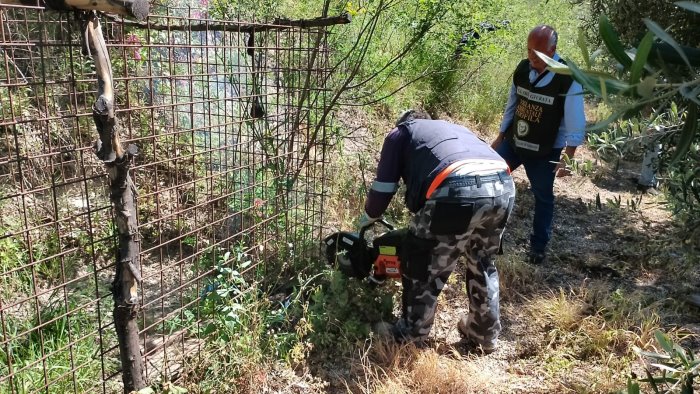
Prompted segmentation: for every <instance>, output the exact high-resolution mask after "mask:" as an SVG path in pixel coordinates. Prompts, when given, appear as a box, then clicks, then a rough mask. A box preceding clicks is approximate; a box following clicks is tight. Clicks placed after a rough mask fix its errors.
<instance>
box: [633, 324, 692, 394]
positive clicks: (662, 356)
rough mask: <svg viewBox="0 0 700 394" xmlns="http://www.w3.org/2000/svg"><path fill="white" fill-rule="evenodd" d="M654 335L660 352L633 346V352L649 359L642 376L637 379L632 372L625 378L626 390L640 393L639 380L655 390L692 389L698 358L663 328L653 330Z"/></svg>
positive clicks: (687, 391) (688, 391) (656, 391)
mask: <svg viewBox="0 0 700 394" xmlns="http://www.w3.org/2000/svg"><path fill="white" fill-rule="evenodd" d="M654 337H655V338H656V342H657V343H658V344H659V346H660V347H661V349H662V350H663V352H662V353H661V352H648V351H644V350H642V349H641V348H638V347H635V349H634V350H635V352H636V353H637V354H639V356H640V357H643V358H646V359H648V360H650V362H647V363H645V368H644V369H645V371H646V378H643V379H638V378H637V377H636V376H634V375H633V376H632V377H631V378H630V379H629V380H628V382H627V394H638V393H640V388H641V387H640V384H639V383H640V382H641V383H646V384H647V385H648V386H649V387H650V390H651V391H653V392H654V393H657V394H659V393H676V392H678V393H692V392H693V390H694V389H693V387H694V384H695V383H696V382H697V379H698V378H699V377H700V360H698V359H696V358H695V356H694V355H693V352H692V351H690V350H687V349H684V348H683V347H681V346H680V345H679V344H678V343H675V342H674V341H673V340H672V339H671V338H670V336H668V335H667V334H665V333H664V332H663V331H661V330H656V331H655V332H654Z"/></svg>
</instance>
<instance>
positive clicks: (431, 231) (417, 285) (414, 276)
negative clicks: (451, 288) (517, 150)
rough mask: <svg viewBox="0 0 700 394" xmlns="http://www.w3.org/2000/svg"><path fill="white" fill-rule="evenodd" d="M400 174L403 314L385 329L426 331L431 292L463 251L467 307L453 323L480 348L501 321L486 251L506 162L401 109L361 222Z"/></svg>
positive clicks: (495, 232) (497, 231)
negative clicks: (406, 215) (404, 223)
mask: <svg viewBox="0 0 700 394" xmlns="http://www.w3.org/2000/svg"><path fill="white" fill-rule="evenodd" d="M399 179H403V181H404V183H405V186H406V196H405V202H406V206H407V208H408V209H409V210H410V211H411V212H413V213H414V214H415V215H414V216H413V218H412V220H411V223H410V225H409V230H408V235H407V238H406V240H405V242H404V244H403V247H402V250H401V271H402V284H403V297H402V317H401V318H400V319H399V320H398V322H397V323H396V324H394V325H393V326H392V327H391V333H392V334H393V336H394V338H395V339H396V340H398V341H422V340H424V339H425V338H427V336H428V334H429V333H430V330H431V328H432V326H433V320H434V318H435V311H436V307H437V298H438V296H439V295H440V292H441V291H442V289H443V287H444V286H445V284H446V283H447V279H448V278H449V276H450V274H451V273H452V271H453V270H454V269H455V266H456V264H457V260H458V259H459V257H460V256H462V255H466V257H467V273H466V280H467V290H468V293H469V303H470V307H469V314H468V315H467V316H464V317H463V318H462V319H461V320H460V321H459V323H458V329H459V331H460V332H461V333H462V334H463V335H465V336H466V337H467V339H468V340H470V341H471V342H472V343H474V344H476V345H479V346H481V348H482V350H483V351H484V352H491V351H493V350H495V348H496V340H497V338H498V334H499V333H500V330H501V324H500V312H499V298H498V272H497V270H496V266H495V265H494V262H493V258H494V255H495V254H496V252H497V251H498V247H499V244H500V239H501V235H502V233H503V230H504V228H505V225H506V222H507V220H508V216H509V215H510V212H511V210H512V207H513V201H514V199H515V187H514V184H513V179H512V178H511V176H510V174H509V172H508V167H507V166H506V163H505V161H503V159H501V157H500V156H499V155H498V154H497V153H496V152H495V151H494V150H493V149H491V148H490V147H489V146H488V144H487V143H485V142H484V141H482V140H480V139H479V138H478V137H477V136H476V135H474V134H473V133H472V132H471V131H470V130H469V129H467V128H465V127H462V126H459V125H456V124H452V123H449V122H445V121H441V120H431V119H430V116H429V115H428V114H426V113H424V112H420V111H407V112H405V113H404V114H403V115H402V116H401V117H400V118H399V120H398V121H397V123H396V128H394V129H393V130H392V131H391V132H390V133H389V134H388V135H387V137H386V138H385V140H384V145H383V146H382V152H381V157H380V160H379V165H378V168H377V177H376V180H375V181H374V182H373V183H372V187H371V189H370V191H369V193H368V196H367V201H366V203H365V213H364V214H363V216H362V218H361V219H360V226H361V227H363V226H366V225H368V224H369V223H371V222H372V221H375V220H377V219H378V218H379V217H381V215H382V214H383V213H384V211H385V210H386V208H387V206H388V205H389V202H390V200H391V198H392V197H393V195H394V194H395V193H396V191H397V189H398V182H399Z"/></svg>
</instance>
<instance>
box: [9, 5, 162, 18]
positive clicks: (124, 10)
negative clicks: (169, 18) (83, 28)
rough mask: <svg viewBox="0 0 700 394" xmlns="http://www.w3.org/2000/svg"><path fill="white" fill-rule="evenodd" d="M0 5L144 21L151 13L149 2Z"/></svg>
mask: <svg viewBox="0 0 700 394" xmlns="http://www.w3.org/2000/svg"><path fill="white" fill-rule="evenodd" d="M0 5H14V6H25V7H43V8H46V9H47V10H54V11H73V10H84V11H101V12H105V13H108V14H117V15H123V16H130V17H133V18H136V19H138V20H144V19H146V17H147V16H148V12H149V11H150V5H149V3H148V0H0Z"/></svg>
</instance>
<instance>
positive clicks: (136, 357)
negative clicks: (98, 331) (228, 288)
mask: <svg viewBox="0 0 700 394" xmlns="http://www.w3.org/2000/svg"><path fill="white" fill-rule="evenodd" d="M84 34H85V40H84V41H85V42H87V48H84V50H85V49H87V50H89V54H90V55H92V58H93V60H94V61H95V68H96V71H97V83H98V94H99V97H98V98H97V101H96V102H95V104H94V106H93V119H94V120H95V125H96V126H97V131H98V133H99V135H100V139H99V140H98V141H97V143H96V148H97V156H98V157H99V158H100V159H101V160H102V161H103V162H104V163H105V165H106V167H107V173H108V176H109V180H110V199H111V201H112V206H113V207H114V213H115V220H116V223H117V230H118V232H119V250H118V253H117V264H116V273H115V277H114V281H113V282H112V295H113V297H114V326H115V329H116V331H117V337H118V339H119V353H120V357H121V363H122V380H123V382H124V392H125V393H129V392H132V391H137V390H140V389H142V388H144V387H146V378H145V375H144V368H143V357H142V354H141V350H140V345H139V327H138V324H137V322H136V316H137V313H138V309H139V300H138V286H139V284H140V282H141V273H140V264H139V254H140V252H141V237H140V235H139V233H138V222H137V218H136V209H135V208H136V205H135V200H136V187H135V186H134V182H133V181H132V180H131V177H130V176H129V166H130V165H131V162H132V159H133V157H134V155H136V153H137V152H136V147H135V146H134V145H130V146H129V148H128V149H126V150H124V149H123V148H122V146H121V142H120V141H119V134H118V130H117V128H116V126H117V125H116V119H115V117H114V88H113V85H112V84H113V79H112V65H111V63H110V60H109V53H108V52H107V46H106V45H105V41H104V38H103V37H102V30H101V28H100V21H99V19H98V18H97V15H96V14H95V12H90V13H89V14H88V18H87V20H86V22H85V29H84Z"/></svg>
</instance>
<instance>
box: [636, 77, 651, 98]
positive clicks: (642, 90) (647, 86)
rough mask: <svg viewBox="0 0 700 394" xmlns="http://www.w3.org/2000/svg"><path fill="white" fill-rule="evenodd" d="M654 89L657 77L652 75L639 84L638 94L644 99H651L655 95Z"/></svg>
mask: <svg viewBox="0 0 700 394" xmlns="http://www.w3.org/2000/svg"><path fill="white" fill-rule="evenodd" d="M654 87H656V77H655V76H652V75H650V76H648V77H646V78H644V79H643V80H642V82H640V83H639V84H637V94H638V95H640V96H641V97H643V98H649V97H651V95H652V94H654Z"/></svg>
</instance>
